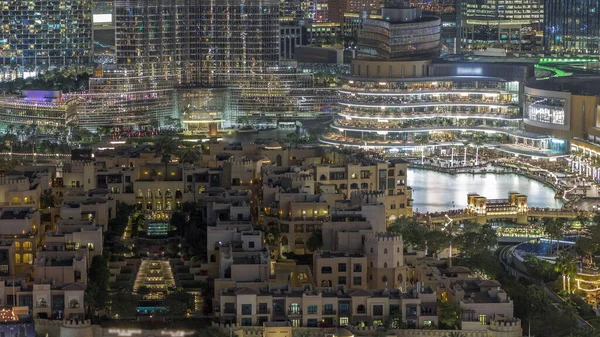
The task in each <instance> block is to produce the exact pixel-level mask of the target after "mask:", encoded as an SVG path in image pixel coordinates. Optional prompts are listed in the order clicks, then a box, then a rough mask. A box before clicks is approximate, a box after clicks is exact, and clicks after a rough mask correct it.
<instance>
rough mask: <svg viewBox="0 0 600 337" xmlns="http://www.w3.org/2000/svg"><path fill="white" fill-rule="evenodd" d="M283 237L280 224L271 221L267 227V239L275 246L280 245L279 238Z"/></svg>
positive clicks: (269, 243) (267, 241)
mask: <svg viewBox="0 0 600 337" xmlns="http://www.w3.org/2000/svg"><path fill="white" fill-rule="evenodd" d="M280 239H281V230H280V229H279V224H277V223H276V222H269V223H268V224H267V225H266V228H265V241H266V243H267V244H268V245H269V246H271V247H275V246H278V245H279V240H280Z"/></svg>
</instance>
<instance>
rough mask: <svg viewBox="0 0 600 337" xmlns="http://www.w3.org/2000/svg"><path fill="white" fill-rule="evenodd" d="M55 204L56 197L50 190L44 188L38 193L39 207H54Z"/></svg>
mask: <svg viewBox="0 0 600 337" xmlns="http://www.w3.org/2000/svg"><path fill="white" fill-rule="evenodd" d="M55 204H56V199H55V197H54V194H52V190H45V191H44V193H42V195H40V208H41V209H46V208H50V207H54V205H55Z"/></svg>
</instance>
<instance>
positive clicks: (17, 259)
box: [15, 254, 21, 263]
mask: <svg viewBox="0 0 600 337" xmlns="http://www.w3.org/2000/svg"><path fill="white" fill-rule="evenodd" d="M15 263H21V254H15Z"/></svg>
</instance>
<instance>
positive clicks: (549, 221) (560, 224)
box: [543, 218, 566, 255]
mask: <svg viewBox="0 0 600 337" xmlns="http://www.w3.org/2000/svg"><path fill="white" fill-rule="evenodd" d="M543 226H544V233H545V234H546V235H548V237H549V238H550V247H549V248H550V249H549V253H548V254H549V255H552V242H553V240H554V239H557V244H558V239H560V237H561V236H562V234H563V231H564V229H565V227H566V222H565V220H564V219H561V218H544V220H543ZM557 249H558V246H557Z"/></svg>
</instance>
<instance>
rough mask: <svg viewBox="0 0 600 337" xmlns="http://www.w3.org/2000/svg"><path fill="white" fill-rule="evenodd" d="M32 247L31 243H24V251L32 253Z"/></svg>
mask: <svg viewBox="0 0 600 337" xmlns="http://www.w3.org/2000/svg"><path fill="white" fill-rule="evenodd" d="M31 247H32V244H31V242H29V241H25V242H23V250H25V251H28V252H30V251H31Z"/></svg>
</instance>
